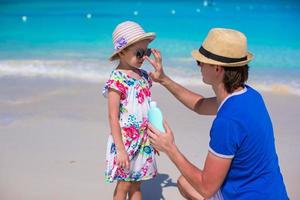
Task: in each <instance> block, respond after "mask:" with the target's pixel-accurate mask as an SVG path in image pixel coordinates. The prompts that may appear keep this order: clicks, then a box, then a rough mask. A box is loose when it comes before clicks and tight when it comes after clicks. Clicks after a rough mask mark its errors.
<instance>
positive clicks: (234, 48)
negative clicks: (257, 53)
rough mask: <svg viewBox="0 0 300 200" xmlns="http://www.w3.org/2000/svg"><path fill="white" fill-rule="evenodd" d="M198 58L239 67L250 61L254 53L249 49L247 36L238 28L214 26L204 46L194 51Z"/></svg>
mask: <svg viewBox="0 0 300 200" xmlns="http://www.w3.org/2000/svg"><path fill="white" fill-rule="evenodd" d="M192 56H193V58H195V59H196V60H198V61H200V62H203V63H207V64H212V65H220V66H223V67H239V66H243V65H246V64H247V63H249V62H250V61H251V60H252V58H253V55H252V54H251V53H250V52H248V50H247V38H246V36H245V35H244V34H243V33H241V32H239V31H236V30H232V29H224V28H213V29H211V30H210V31H209V33H208V35H207V36H206V38H205V40H204V42H203V43H202V46H201V47H200V48H199V49H196V50H193V51H192Z"/></svg>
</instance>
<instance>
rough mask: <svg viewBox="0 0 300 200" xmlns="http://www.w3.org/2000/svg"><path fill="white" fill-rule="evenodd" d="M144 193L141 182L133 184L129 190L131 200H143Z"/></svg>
mask: <svg viewBox="0 0 300 200" xmlns="http://www.w3.org/2000/svg"><path fill="white" fill-rule="evenodd" d="M141 199H142V192H141V182H131V186H130V190H129V200H141Z"/></svg>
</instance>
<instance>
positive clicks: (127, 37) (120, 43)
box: [109, 21, 156, 61]
mask: <svg viewBox="0 0 300 200" xmlns="http://www.w3.org/2000/svg"><path fill="white" fill-rule="evenodd" d="M155 36H156V35H155V33H153V32H149V33H146V32H145V31H144V29H143V28H142V27H141V26H140V25H139V24H137V23H135V22H132V21H125V22H122V23H120V24H119V25H118V26H117V27H116V28H115V30H114V32H113V34H112V38H113V45H114V52H113V54H112V55H111V57H110V58H109V59H110V60H111V61H112V60H115V59H117V58H118V53H119V52H121V51H122V50H123V49H125V48H126V47H128V46H130V45H132V44H134V43H136V42H139V41H142V40H147V39H148V40H150V41H152V40H154V38H155Z"/></svg>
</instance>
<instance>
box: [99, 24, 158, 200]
mask: <svg viewBox="0 0 300 200" xmlns="http://www.w3.org/2000/svg"><path fill="white" fill-rule="evenodd" d="M154 38H155V33H145V31H144V30H143V28H142V27H141V26H140V25H138V24H137V23H134V22H131V21H126V22H123V23H121V24H119V25H118V26H117V27H116V28H115V30H114V32H113V44H114V49H115V51H114V53H113V55H112V56H111V57H110V60H111V61H112V60H117V59H118V60H119V64H118V66H117V68H116V69H115V70H113V71H112V73H111V75H110V78H109V80H108V81H107V82H106V85H105V87H104V89H103V94H104V96H106V97H107V98H108V114H109V123H110V129H111V134H110V136H109V138H108V143H107V152H106V171H105V180H106V181H107V182H113V181H114V180H117V181H118V182H117V185H116V188H115V191H114V199H117V200H125V199H126V196H127V195H128V197H129V199H132V200H136V199H137V200H138V199H142V195H141V190H140V185H141V181H143V180H147V179H151V178H153V177H155V176H156V174H157V167H156V161H155V155H154V154H155V150H154V149H153V147H152V146H151V144H150V141H149V139H148V134H147V126H148V119H147V112H148V109H149V103H150V100H151V93H150V87H151V85H152V82H151V79H150V77H149V76H148V74H147V72H146V71H144V70H142V69H140V67H141V65H142V64H143V62H144V59H145V57H146V56H150V54H151V50H150V49H148V44H149V43H150V42H151V41H152V40H154Z"/></svg>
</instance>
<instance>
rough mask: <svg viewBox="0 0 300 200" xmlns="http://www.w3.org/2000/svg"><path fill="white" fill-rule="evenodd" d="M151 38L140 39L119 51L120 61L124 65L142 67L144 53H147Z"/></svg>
mask: <svg viewBox="0 0 300 200" xmlns="http://www.w3.org/2000/svg"><path fill="white" fill-rule="evenodd" d="M149 43H150V41H149V40H142V41H139V42H137V43H135V44H133V45H131V46H129V47H128V48H126V49H124V50H123V51H122V52H120V53H119V57H120V62H121V63H122V64H124V65H127V66H130V67H135V68H140V67H141V66H142V64H143V62H144V60H145V59H144V58H143V57H144V56H143V53H146V51H147V48H148V44H149Z"/></svg>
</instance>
